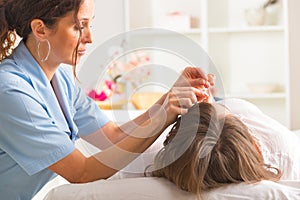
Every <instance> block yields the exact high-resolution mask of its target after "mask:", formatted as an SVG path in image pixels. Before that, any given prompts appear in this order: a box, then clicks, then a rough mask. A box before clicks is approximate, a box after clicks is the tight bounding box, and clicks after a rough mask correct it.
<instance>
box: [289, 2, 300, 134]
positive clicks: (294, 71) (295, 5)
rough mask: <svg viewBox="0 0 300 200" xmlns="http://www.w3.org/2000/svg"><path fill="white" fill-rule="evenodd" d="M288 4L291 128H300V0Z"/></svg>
mask: <svg viewBox="0 0 300 200" xmlns="http://www.w3.org/2000/svg"><path fill="white" fill-rule="evenodd" d="M288 4H289V5H288V6H289V10H290V14H289V26H290V29H291V31H290V32H289V39H290V44H289V46H290V49H289V55H288V56H289V61H290V66H291V67H290V72H289V78H290V79H289V80H290V109H291V116H290V119H291V124H290V125H291V128H292V129H300V103H299V102H300V38H299V36H300V26H299V8H300V1H299V0H289V1H288Z"/></svg>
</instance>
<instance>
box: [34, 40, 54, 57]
mask: <svg viewBox="0 0 300 200" xmlns="http://www.w3.org/2000/svg"><path fill="white" fill-rule="evenodd" d="M46 43H47V45H48V52H47V55H46V56H45V58H42V56H41V54H40V45H41V41H38V44H37V54H38V57H39V59H40V60H41V62H45V61H46V60H48V58H49V55H50V52H51V45H50V42H49V40H47V39H46Z"/></svg>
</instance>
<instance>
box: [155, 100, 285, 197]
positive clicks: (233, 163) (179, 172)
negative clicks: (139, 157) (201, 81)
mask: <svg viewBox="0 0 300 200" xmlns="http://www.w3.org/2000/svg"><path fill="white" fill-rule="evenodd" d="M219 106H220V105H219ZM223 108H224V107H223ZM153 167H154V171H153V172H152V175H153V176H157V177H165V178H167V179H169V180H170V181H172V182H174V183H175V184H176V185H177V186H178V187H180V188H181V189H183V190H186V191H189V192H192V193H195V194H198V195H200V192H201V191H202V190H209V189H213V188H217V187H220V186H223V185H226V184H230V183H240V182H248V183H254V182H258V181H260V180H274V181H276V180H278V179H279V178H280V176H281V173H280V171H279V170H278V169H276V168H272V167H271V166H267V165H265V163H264V160H263V157H262V155H261V153H260V151H259V150H258V149H257V146H256V142H255V140H254V138H253V137H252V136H251V134H250V132H249V129H248V127H247V126H246V125H245V124H244V123H243V122H242V121H241V120H239V118H237V117H236V116H234V115H232V114H230V113H225V109H220V108H219V107H217V106H216V104H209V103H198V104H196V105H194V106H193V107H192V108H191V109H189V112H188V113H187V114H186V115H183V116H182V117H181V118H178V120H177V122H176V123H175V125H174V127H173V128H172V130H171V131H170V133H169V135H168V136H167V138H166V140H165V142H164V148H163V149H162V150H161V151H160V152H159V153H158V154H157V156H156V157H155V160H154V165H153Z"/></svg>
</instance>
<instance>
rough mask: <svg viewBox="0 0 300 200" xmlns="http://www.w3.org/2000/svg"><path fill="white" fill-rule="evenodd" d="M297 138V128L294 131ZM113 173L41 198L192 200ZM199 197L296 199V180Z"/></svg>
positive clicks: (168, 186)
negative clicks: (112, 175)
mask: <svg viewBox="0 0 300 200" xmlns="http://www.w3.org/2000/svg"><path fill="white" fill-rule="evenodd" d="M294 132H295V133H296V134H297V136H298V137H299V139H300V130H297V131H294ZM123 177H124V176H122V175H120V174H119V175H117V176H115V179H112V180H100V181H95V182H92V183H87V184H65V185H61V186H59V187H56V188H54V189H52V190H50V192H49V193H48V194H47V196H46V197H45V200H69V199H72V200H80V199H89V200H96V199H97V200H102V199H103V200H122V199H123V200H150V199H159V200H160V199H162V200H174V199H182V200H196V197H195V196H194V195H192V194H189V193H187V192H184V191H181V190H179V189H177V188H176V187H175V185H174V184H173V183H170V182H169V181H167V180H165V179H162V178H154V177H147V178H141V177H139V178H126V179H117V178H123ZM202 197H203V199H210V200H235V199H236V200H238V199H247V200H257V199H272V200H276V199H278V200H282V199H289V200H296V199H300V180H297V181H280V182H278V183H275V182H271V181H262V182H260V183H257V184H245V183H241V184H236V185H228V186H226V187H222V188H218V189H215V190H212V191H210V192H204V193H203V195H202Z"/></svg>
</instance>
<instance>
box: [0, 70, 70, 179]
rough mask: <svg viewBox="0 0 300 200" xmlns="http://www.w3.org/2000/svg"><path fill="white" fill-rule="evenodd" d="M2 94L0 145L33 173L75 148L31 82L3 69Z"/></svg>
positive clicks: (1, 79)
mask: <svg viewBox="0 0 300 200" xmlns="http://www.w3.org/2000/svg"><path fill="white" fill-rule="evenodd" d="M0 94H1V95H0V102H1V103H0V127H1V129H0V148H1V149H2V150H3V151H4V152H6V153H7V154H8V155H9V156H10V157H11V158H12V159H14V160H15V162H17V163H18V164H19V165H20V166H21V167H22V168H23V169H24V170H25V171H26V172H27V173H28V174H29V175H33V174H35V173H37V172H39V171H41V170H43V169H45V168H47V167H48V166H50V165H52V164H54V163H56V162H57V161H59V160H61V159H62V158H64V157H66V156H67V155H69V154H70V153H71V152H72V151H74V150H75V147H74V144H73V142H72V141H71V140H70V138H69V136H68V134H67V133H65V132H63V131H61V130H60V129H59V128H58V126H57V125H56V124H55V122H54V120H52V118H51V117H50V116H49V114H48V112H47V107H46V106H45V105H44V104H43V101H42V100H41V99H40V98H39V96H38V95H37V94H36V91H34V89H33V87H32V86H31V85H30V84H29V83H28V82H26V81H25V80H23V79H22V78H20V77H19V76H16V75H14V74H12V73H1V74H0Z"/></svg>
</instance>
